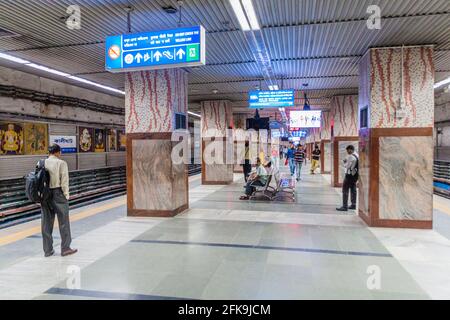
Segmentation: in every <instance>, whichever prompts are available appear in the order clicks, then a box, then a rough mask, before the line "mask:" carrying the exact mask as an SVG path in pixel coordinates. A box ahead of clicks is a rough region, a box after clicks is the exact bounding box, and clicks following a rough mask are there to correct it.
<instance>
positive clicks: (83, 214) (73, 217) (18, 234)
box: [0, 199, 126, 246]
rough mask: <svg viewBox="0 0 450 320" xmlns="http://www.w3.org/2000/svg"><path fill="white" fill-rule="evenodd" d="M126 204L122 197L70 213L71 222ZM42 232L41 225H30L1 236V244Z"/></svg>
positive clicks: (56, 225)
mask: <svg viewBox="0 0 450 320" xmlns="http://www.w3.org/2000/svg"><path fill="white" fill-rule="evenodd" d="M125 204H126V201H125V199H121V200H118V201H114V202H111V203H108V204H104V205H102V206H99V207H96V208H91V209H88V210H85V211H82V212H79V213H75V214H73V215H70V221H71V222H75V221H79V220H81V219H85V218H87V217H90V216H93V215H96V214H98V213H101V212H105V211H108V210H110V209H114V208H117V207H120V206H122V205H125ZM55 228H58V223H57V220H56V219H55ZM40 232H41V226H34V227H30V228H28V229H25V230H21V231H18V232H15V233H13V234H9V235H7V236H4V237H2V238H0V246H4V245H7V244H10V243H12V242H16V241H19V240H22V239H25V238H27V237H29V236H32V235H35V234H37V233H40Z"/></svg>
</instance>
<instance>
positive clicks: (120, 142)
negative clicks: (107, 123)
mask: <svg viewBox="0 0 450 320" xmlns="http://www.w3.org/2000/svg"><path fill="white" fill-rule="evenodd" d="M117 149H118V150H119V151H125V150H126V149H127V136H126V134H125V130H117Z"/></svg>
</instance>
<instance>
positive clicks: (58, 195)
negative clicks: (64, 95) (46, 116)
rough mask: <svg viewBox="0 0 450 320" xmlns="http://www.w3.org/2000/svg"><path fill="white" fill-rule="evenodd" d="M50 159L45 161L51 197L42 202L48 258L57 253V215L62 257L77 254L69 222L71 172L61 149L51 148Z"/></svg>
mask: <svg viewBox="0 0 450 320" xmlns="http://www.w3.org/2000/svg"><path fill="white" fill-rule="evenodd" d="M49 153H50V155H49V157H48V158H47V159H45V169H46V170H47V171H48V173H49V175H50V193H51V194H50V197H49V200H47V201H44V202H42V204H41V213H42V221H41V227H42V239H43V246H44V253H45V256H46V257H49V256H52V255H53V254H54V253H55V250H53V236H52V233H53V224H54V222H55V215H57V216H58V224H59V233H60V235H61V255H62V256H63V257H64V256H68V255H71V254H74V253H76V252H77V251H78V250H77V249H71V248H70V243H71V242H72V237H71V234H70V221H69V201H68V200H69V170H68V167H67V163H66V162H65V161H64V160H61V148H60V146H59V145H57V144H53V145H52V146H50V148H49Z"/></svg>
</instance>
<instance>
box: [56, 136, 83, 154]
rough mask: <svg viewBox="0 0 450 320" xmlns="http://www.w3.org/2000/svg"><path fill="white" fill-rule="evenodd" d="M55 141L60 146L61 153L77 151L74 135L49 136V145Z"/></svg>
mask: <svg viewBox="0 0 450 320" xmlns="http://www.w3.org/2000/svg"><path fill="white" fill-rule="evenodd" d="M54 143H56V144H57V145H59V146H60V147H61V153H76V152H77V137H76V136H53V135H51V136H50V145H52V144H54Z"/></svg>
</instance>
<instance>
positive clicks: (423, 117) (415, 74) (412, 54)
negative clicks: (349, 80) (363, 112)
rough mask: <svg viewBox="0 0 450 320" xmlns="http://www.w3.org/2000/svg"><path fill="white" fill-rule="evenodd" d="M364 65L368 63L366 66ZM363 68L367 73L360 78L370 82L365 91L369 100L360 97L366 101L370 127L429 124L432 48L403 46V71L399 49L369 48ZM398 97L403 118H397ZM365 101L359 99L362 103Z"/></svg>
mask: <svg viewBox="0 0 450 320" xmlns="http://www.w3.org/2000/svg"><path fill="white" fill-rule="evenodd" d="M369 63H370V64H369ZM367 65H369V66H368V67H367ZM363 67H364V69H363V70H362V71H363V72H366V73H367V75H366V77H362V78H363V80H366V81H370V92H367V93H366V94H365V95H368V96H369V99H364V100H369V101H370V107H369V108H370V127H372V128H404V127H415V128H418V127H433V124H434V94H433V93H434V91H433V85H434V60H433V48H432V47H405V48H404V49H403V72H402V49H401V48H396V49H389V48H388V49H372V50H370V52H369V56H368V57H367V58H366V62H365V64H364V66H363ZM402 74H403V79H402ZM364 78H366V79H364ZM402 83H403V92H402ZM366 84H367V83H366ZM402 97H403V101H404V107H405V111H406V117H404V118H398V117H396V109H397V108H399V106H400V98H402ZM365 102H366V101H362V103H363V104H364V103H365ZM360 104H361V101H360ZM365 104H368V103H365Z"/></svg>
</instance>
